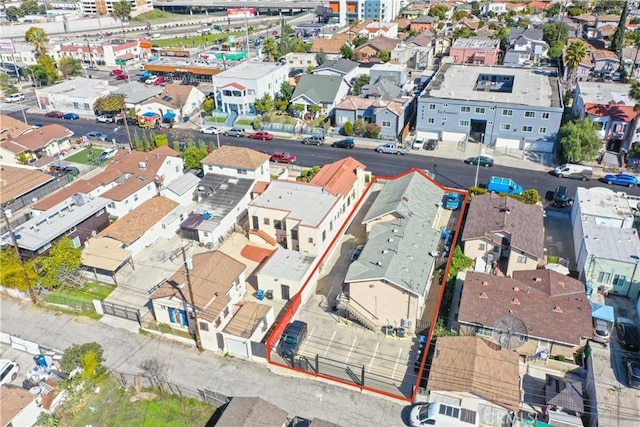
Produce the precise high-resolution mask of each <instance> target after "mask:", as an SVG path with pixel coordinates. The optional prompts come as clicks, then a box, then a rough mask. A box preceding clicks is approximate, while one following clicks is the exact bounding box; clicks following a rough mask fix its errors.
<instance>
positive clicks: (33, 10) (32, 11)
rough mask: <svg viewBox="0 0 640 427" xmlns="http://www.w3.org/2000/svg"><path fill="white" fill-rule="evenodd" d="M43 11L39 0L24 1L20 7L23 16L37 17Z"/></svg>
mask: <svg viewBox="0 0 640 427" xmlns="http://www.w3.org/2000/svg"><path fill="white" fill-rule="evenodd" d="M40 11H41V9H40V6H39V5H38V0H24V1H23V2H22V4H21V5H20V12H21V13H22V15H21V16H25V15H37V14H39V13H40Z"/></svg>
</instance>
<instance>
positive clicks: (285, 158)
mask: <svg viewBox="0 0 640 427" xmlns="http://www.w3.org/2000/svg"><path fill="white" fill-rule="evenodd" d="M269 160H271V161H272V162H276V163H294V162H295V161H296V156H294V155H293V154H290V153H286V152H284V151H277V152H275V153H273V154H271V158H270V159H269Z"/></svg>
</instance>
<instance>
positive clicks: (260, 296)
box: [256, 289, 264, 301]
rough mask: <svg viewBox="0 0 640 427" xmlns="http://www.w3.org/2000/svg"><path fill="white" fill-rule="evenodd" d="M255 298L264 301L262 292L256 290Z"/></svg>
mask: <svg viewBox="0 0 640 427" xmlns="http://www.w3.org/2000/svg"><path fill="white" fill-rule="evenodd" d="M256 298H258V300H259V301H262V300H263V299H264V290H262V289H258V290H257V291H256Z"/></svg>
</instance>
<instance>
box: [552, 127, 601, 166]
mask: <svg viewBox="0 0 640 427" xmlns="http://www.w3.org/2000/svg"><path fill="white" fill-rule="evenodd" d="M599 129H600V126H598V124H597V123H596V122H594V121H593V120H591V119H577V120H572V121H570V122H567V123H565V124H564V125H563V126H562V127H561V128H560V145H561V146H562V154H563V155H564V157H565V159H567V161H569V162H571V163H580V162H582V161H585V160H593V159H595V157H596V155H597V154H598V151H599V150H600V149H601V148H602V141H601V140H600V138H599V137H598V135H597V133H596V132H597V131H598V130H599Z"/></svg>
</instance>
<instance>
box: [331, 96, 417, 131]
mask: <svg viewBox="0 0 640 427" xmlns="http://www.w3.org/2000/svg"><path fill="white" fill-rule="evenodd" d="M411 105H412V103H411V99H410V98H398V99H394V100H385V99H380V98H375V97H368V98H364V97H358V96H352V95H350V96H347V97H345V98H344V99H343V100H342V101H341V102H340V103H339V104H338V105H336V108H335V120H336V125H338V126H344V124H345V123H347V122H349V123H351V124H353V123H355V121H356V120H364V121H365V122H367V123H375V124H377V125H378V126H380V136H379V137H380V138H381V139H395V138H397V137H398V136H399V135H400V133H401V132H402V130H403V129H404V127H405V125H406V124H407V123H408V121H409V120H410V119H411V112H412V108H411Z"/></svg>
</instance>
